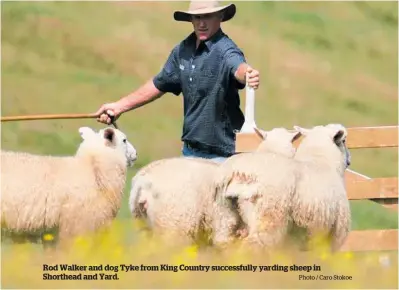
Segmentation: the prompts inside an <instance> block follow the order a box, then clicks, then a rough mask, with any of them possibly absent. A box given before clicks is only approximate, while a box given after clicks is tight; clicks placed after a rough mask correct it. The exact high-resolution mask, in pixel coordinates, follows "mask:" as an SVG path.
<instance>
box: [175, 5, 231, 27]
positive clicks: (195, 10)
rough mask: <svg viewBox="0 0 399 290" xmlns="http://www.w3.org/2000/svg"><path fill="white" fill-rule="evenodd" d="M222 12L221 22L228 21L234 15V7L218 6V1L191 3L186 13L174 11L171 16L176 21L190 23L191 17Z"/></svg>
mask: <svg viewBox="0 0 399 290" xmlns="http://www.w3.org/2000/svg"><path fill="white" fill-rule="evenodd" d="M218 11H224V17H223V19H222V22H224V21H228V20H230V19H231V18H233V17H234V15H235V14H236V6H235V5H234V4H229V5H225V6H220V4H219V1H214V0H212V1H191V2H190V6H189V7H188V11H175V13H174V14H173V16H174V18H175V20H176V21H187V22H191V15H199V14H208V13H214V12H218Z"/></svg>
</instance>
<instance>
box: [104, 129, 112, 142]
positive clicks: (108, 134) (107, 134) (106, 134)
mask: <svg viewBox="0 0 399 290" xmlns="http://www.w3.org/2000/svg"><path fill="white" fill-rule="evenodd" d="M104 139H106V140H108V141H109V142H111V143H113V141H114V139H115V131H114V129H112V128H107V129H105V130H104Z"/></svg>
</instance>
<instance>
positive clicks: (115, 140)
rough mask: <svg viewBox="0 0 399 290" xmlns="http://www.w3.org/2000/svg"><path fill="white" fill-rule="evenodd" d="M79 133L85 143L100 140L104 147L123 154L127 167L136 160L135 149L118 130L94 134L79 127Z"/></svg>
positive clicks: (101, 131)
mask: <svg viewBox="0 0 399 290" xmlns="http://www.w3.org/2000/svg"><path fill="white" fill-rule="evenodd" d="M79 133H80V135H81V137H82V139H83V140H85V141H87V140H89V141H93V140H96V141H97V140H98V141H101V140H102V141H103V142H104V141H105V142H104V143H103V144H104V145H105V146H108V147H111V148H113V149H115V150H117V151H119V152H121V153H123V154H124V155H125V157H126V160H127V166H129V167H132V166H133V165H134V163H135V161H136V160H137V151H136V148H135V147H134V146H133V145H132V144H131V143H130V142H129V141H128V140H127V137H126V135H125V134H124V133H123V132H122V131H120V130H118V129H114V128H111V127H108V128H105V129H101V130H100V131H99V132H98V133H96V132H94V131H93V130H92V129H91V128H89V127H81V128H79Z"/></svg>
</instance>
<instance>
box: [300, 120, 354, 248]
mask: <svg viewBox="0 0 399 290" xmlns="http://www.w3.org/2000/svg"><path fill="white" fill-rule="evenodd" d="M294 128H295V129H296V130H297V131H298V132H300V133H301V134H302V135H303V136H304V138H303V140H302V141H301V143H300V145H299V146H298V148H297V151H296V154H295V157H294V160H295V161H296V162H297V166H298V167H297V174H298V178H297V182H296V187H295V193H294V196H293V200H292V218H293V221H294V224H295V225H296V226H298V227H300V228H304V229H306V231H307V234H308V236H309V237H310V236H314V235H317V234H321V236H323V234H327V237H328V238H329V239H331V242H332V243H331V249H332V250H333V251H335V250H337V249H338V248H339V247H340V246H341V245H342V244H343V242H344V241H345V239H346V237H347V235H348V233H349V231H350V225H351V212H350V205H349V201H348V198H347V194H346V188H345V170H346V169H347V168H348V167H349V165H350V160H351V155H350V153H349V150H348V148H347V146H346V138H347V130H346V128H345V127H344V126H342V125H340V124H329V125H326V126H315V127H313V128H312V129H304V128H301V127H299V126H295V127H294Z"/></svg>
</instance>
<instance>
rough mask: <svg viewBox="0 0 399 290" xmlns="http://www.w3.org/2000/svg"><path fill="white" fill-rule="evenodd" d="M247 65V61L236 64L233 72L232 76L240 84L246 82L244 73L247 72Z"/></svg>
mask: <svg viewBox="0 0 399 290" xmlns="http://www.w3.org/2000/svg"><path fill="white" fill-rule="evenodd" d="M248 67H249V65H248V64H247V63H245V62H243V63H241V64H240V65H239V66H238V68H237V70H236V72H235V73H234V77H235V78H236V80H237V81H239V82H240V83H241V84H245V83H246V74H247V69H248Z"/></svg>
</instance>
